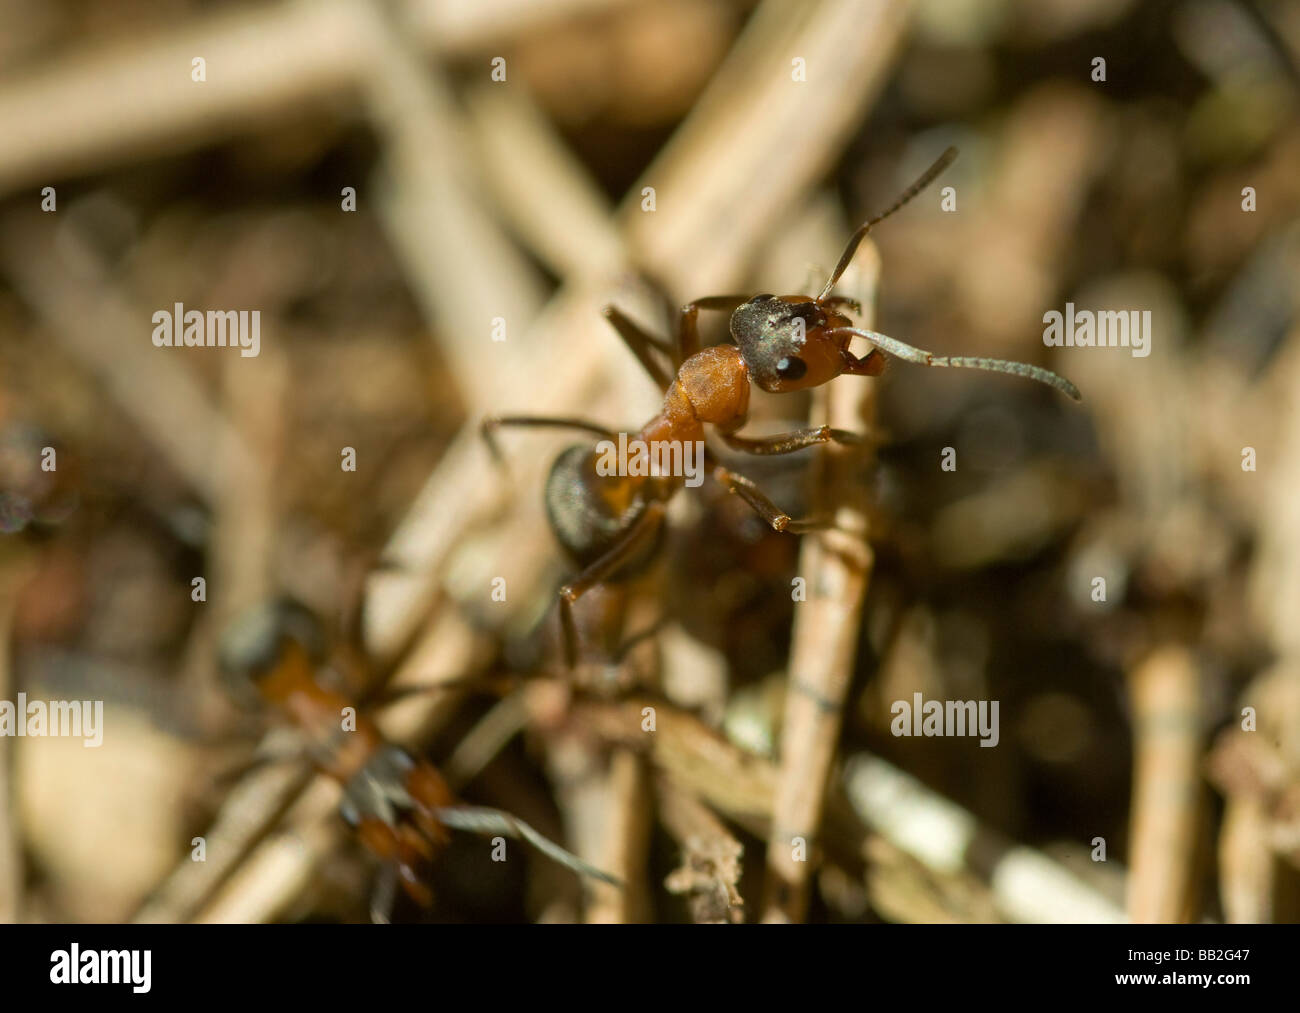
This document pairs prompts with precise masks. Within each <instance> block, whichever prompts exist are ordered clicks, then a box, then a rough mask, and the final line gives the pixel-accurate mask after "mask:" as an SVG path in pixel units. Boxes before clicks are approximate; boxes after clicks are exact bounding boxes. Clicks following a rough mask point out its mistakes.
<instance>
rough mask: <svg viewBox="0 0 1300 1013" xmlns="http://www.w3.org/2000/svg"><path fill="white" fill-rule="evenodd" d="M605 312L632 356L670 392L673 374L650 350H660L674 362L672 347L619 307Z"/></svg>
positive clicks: (661, 387)
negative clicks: (669, 386) (669, 387)
mask: <svg viewBox="0 0 1300 1013" xmlns="http://www.w3.org/2000/svg"><path fill="white" fill-rule="evenodd" d="M603 312H604V314H605V319H606V320H608V321H609V323H610V326H611V327H613V328H614V330H616V331H618V336H619V337H620V338H622V339H623V343H624V344H625V345H627V347H628V348H630V349H631V350H632V354H633V355H635V356H636V357H637V361H638V362H640V363H641V365H642V366H643V367H645V371H646V372H647V373H649V374H650V378H651V379H652V380H654V382H655V383H657V384H658V385H659V389H660V390H663V391H666V390H668V385H669V384H671V383H672V382H673V374H672V373H671V372H669V371H668V370H667V369H665V368H664V366H663V364H662V363H660V362H659V361H658V360H656V359H655V358H654V356H653V355H651V354H650V349H652V348H655V349H658V350H659V351H660V352H662V353H663V354H664V355H666V356H667V357H668V359H669V361H672V357H673V348H672V345H671V344H670V343H669V342H667V341H665V340H663V339H662V338H656V337H655V336H654V335H653V334H651V333H649V332H648V331H646V330H645V329H643V328H642V327H641V325H640V324H638V323H637V322H636V321H634V320H633V319H632V318H631V317H628V316H627V315H626V314H624V313H623V311H622V310H620V309H619V308H618V307H617V306H606V307H605V309H604V311H603Z"/></svg>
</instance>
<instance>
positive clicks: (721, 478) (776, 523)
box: [709, 462, 828, 535]
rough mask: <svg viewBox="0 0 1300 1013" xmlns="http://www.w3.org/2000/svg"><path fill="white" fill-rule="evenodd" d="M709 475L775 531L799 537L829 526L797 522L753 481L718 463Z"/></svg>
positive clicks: (811, 522) (816, 521)
mask: <svg viewBox="0 0 1300 1013" xmlns="http://www.w3.org/2000/svg"><path fill="white" fill-rule="evenodd" d="M709 473H710V474H711V475H712V476H713V478H714V479H715V480H716V481H717V482H719V483H720V484H721V485H722V486H723V487H724V488H726V489H728V490H729V491H731V492H734V493H735V494H736V495H737V496H739V497H740V498H741V499H743V500H744V501H745V502H746V503H748V504H749V505H750V506H751V507H752V508H753V510H754V512H755V513H756V514H758V515H759V516H760V517H762V518H763V520H765V521H766V522H767V523H768V524H770V525H771V526H772V530H773V531H785V532H788V533H789V534H792V535H799V534H803V533H805V532H808V531H820V530H823V529H824V528H826V527H827V526H828V525H827V524H826V522H824V521H820V520H799V521H797V520H795V519H794V518H792V517H791V516H790V515H789V514H788V513H786V512H785V511H784V510H782V509H781V508H780V507H779V506H777V505H776V504H775V503H773V502H772V500H771V499H770V498H768V495H767V493H765V492H763V490H762V489H760V488H759V487H758V486H757V485H755V484H754V482H753V481H752V480H751V479H748V478H746V477H745V476H744V475H741V474H738V473H737V472H734V471H732V470H731V469H729V468H726V467H723V466H722V465H721V464H718V463H717V462H713V463H712V464H711V465H710V470H709Z"/></svg>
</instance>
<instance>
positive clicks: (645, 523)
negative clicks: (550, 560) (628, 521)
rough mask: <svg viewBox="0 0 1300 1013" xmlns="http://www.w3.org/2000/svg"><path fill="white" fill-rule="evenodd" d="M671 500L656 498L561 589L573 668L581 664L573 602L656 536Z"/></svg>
mask: <svg viewBox="0 0 1300 1013" xmlns="http://www.w3.org/2000/svg"><path fill="white" fill-rule="evenodd" d="M666 510H667V504H665V503H662V502H658V501H656V502H654V503H651V504H650V505H649V506H647V507H646V509H645V513H643V514H642V515H641V516H640V517H638V518H637V519H636V521H635V522H634V523H633V525H632V526H631V527H630V528H628V529H627V530H626V531H625V532H624V533H623V534H622V536H621V537H620V538H619V539H618V541H616V542H615V543H614V544H613V545H612V546H611V547H610V548H609V549H607V550H606V551H605V553H604V554H603V555H601V556H600V557H599V558H598V559H597V560H596V561H595V562H593V563H592V564H591V565H590V566H588V567H587V568H586V569H584V570H583V571H582V572H581V573H579V574H578V575H577V576H576V577H574V578H573V579H572V580H571V581H569V582H568V583H567V584H565V585H564V586H563V587H561V588H560V590H559V598H560V624H561V626H562V627H563V629H564V663H565V665H566V666H568V668H570V669H573V668H576V667H577V664H578V628H577V625H576V624H575V623H574V620H573V603H574V602H576V601H577V600H578V599H579V598H581V597H582V596H583V595H584V594H586V593H587V592H588V591H590V590H591V589H592V588H593V587H594V586H595V585H597V584H599V583H601V582H603V581H605V580H607V579H609V577H611V576H612V575H613V574H614V573H616V572H617V571H618V568H619V567H620V566H622V565H623V564H624V563H626V562H627V561H628V560H629V559H631V558H632V557H633V555H635V554H636V553H637V552H638V551H639V550H640V549H641V547H642V546H643V545H644V544H645V542H646V541H647V540H648V539H650V538H652V537H654V534H655V532H656V531H657V530H658V528H659V524H660V522H661V521H662V520H663V516H664V512H665V511H666Z"/></svg>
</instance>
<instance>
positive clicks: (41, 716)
mask: <svg viewBox="0 0 1300 1013" xmlns="http://www.w3.org/2000/svg"><path fill="white" fill-rule="evenodd" d="M0 735H12V736H15V737H17V738H23V737H25V736H32V737H42V736H62V737H68V738H79V739H85V741H84V742H83V743H82V745H83V746H85V747H86V748H87V749H93V748H95V747H96V746H101V745H103V744H104V701H103V700H93V701H92V700H50V701H49V702H48V703H47V702H46V701H44V700H28V699H27V694H26V693H19V694H18V702H17V703H14V702H13V701H12V700H0Z"/></svg>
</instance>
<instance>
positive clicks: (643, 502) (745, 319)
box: [482, 148, 1082, 668]
mask: <svg viewBox="0 0 1300 1013" xmlns="http://www.w3.org/2000/svg"><path fill="white" fill-rule="evenodd" d="M956 157H957V149H956V148H948V149H947V150H946V151H944V153H943V154H942V155H940V156H939V158H938V160H936V161H935V163H934V164H933V165H932V166H930V168H929V169H927V170H926V171H925V172H924V173H923V174H922V175H921V176H920V178H919V179H917V180H916V182H915V183H913V184H912V185H911V186H909V187H908V188H907V189H906V190H905V191H904V192H903V194H902V195H901V196H900V197H899V198H898V199H897V200H896V201H895V202H894V203H893V205H891V206H890V207H889V208H888V209H887V210H886V211H884V212H883V213H881V214H879V215H877V216H875V217H874V218H870V219H868V220H867V221H866V222H864V223H863V224H862V225H861V226H859V227H858V228H857V230H856V231H854V233H853V234H852V235H851V236H850V237H849V240H848V243H847V244H846V245H845V247H844V252H843V253H842V254H841V255H840V259H839V263H837V264H836V265H835V269H834V270H833V271H832V272H831V274H830V277H829V278H828V279H827V281H826V284H825V285H824V286H823V287H822V290H821V292H820V293H818V294H817V295H816V296H808V295H785V296H776V295H771V294H767V293H764V294H760V295H755V296H743V295H717V296H706V297H704V298H701V299H696V300H694V301H693V302H690V303H687V304H686V305H685V306H683V307H682V308H681V309H680V310H679V311H678V325H677V340H676V343H675V347H668V343H667V342H664V341H662V340H660V339H657V338H655V337H653V336H652V335H650V334H648V333H646V332H645V331H644V330H642V329H641V327H640V326H639V325H637V324H636V323H634V322H633V321H632V320H631V319H630V318H628V317H626V316H625V315H624V314H623V313H622V312H621V311H619V310H618V309H617V308H616V307H614V306H607V307H606V308H605V310H604V313H605V316H606V318H607V319H608V320H609V322H610V324H611V325H612V326H613V327H614V329H615V330H616V331H618V333H619V335H620V336H621V337H622V338H623V340H624V341H625V342H626V344H627V345H628V347H629V348H630V349H631V350H632V352H633V354H635V355H636V356H637V358H638V359H639V360H640V362H641V364H642V365H643V366H644V367H645V369H646V371H647V372H648V373H649V374H650V375H651V377H653V378H654V380H655V381H656V382H657V383H658V384H659V386H660V389H661V390H663V391H664V402H663V409H662V410H661V411H660V412H659V414H658V415H656V416H655V417H654V418H652V419H651V420H650V421H649V422H647V423H646V424H645V426H643V427H642V429H641V431H640V432H639V433H638V434H637V436H636V437H635V439H636V440H639V441H642V442H643V443H644V444H645V445H646V446H647V447H654V446H656V445H659V446H672V445H674V444H675V445H678V446H681V447H685V446H686V445H687V444H688V443H694V444H695V445H697V446H703V440H704V435H705V428H704V427H705V426H706V425H711V426H713V428H714V429H715V430H717V432H718V433H719V435H720V436H721V437H722V439H723V440H724V441H725V442H726V443H727V444H728V445H729V446H730V447H732V448H733V449H735V450H737V451H740V452H742V453H747V454H761V455H767V454H788V453H792V452H794V451H796V450H801V449H803V448H805V447H811V446H815V445H817V444H822V443H832V442H834V443H840V444H855V443H859V442H861V438H860V437H859V436H857V435H856V434H854V433H850V432H847V431H845V430H841V429H833V428H831V427H830V426H817V427H813V428H805V429H795V430H792V431H790V432H787V433H780V434H778V435H775V436H765V437H757V438H755V437H745V436H741V435H739V434H738V430H739V429H741V428H742V427H743V426H744V424H745V421H746V418H747V415H748V411H749V396H750V389H751V386H753V385H757V386H758V387H759V388H760V389H762V390H764V391H767V392H769V393H773V394H785V393H789V392H792V391H798V390H807V389H809V388H812V387H818V386H820V385H821V384H824V383H826V382H827V381H828V380H831V379H833V378H834V377H837V376H840V375H841V374H849V375H852V376H879V375H880V374H881V373H882V372H883V371H884V368H885V355H886V354H888V355H892V356H894V357H895V358H898V359H902V360H903V361H905V362H914V363H919V364H920V365H924V366H949V367H954V368H961V369H982V370H988V371H991V372H995V373H1010V374H1013V375H1016V376H1023V377H1026V378H1028V379H1031V380H1036V381H1038V382H1039V383H1044V384H1047V385H1048V386H1051V387H1054V388H1056V389H1057V390H1059V391H1061V392H1063V393H1065V394H1066V395H1068V396H1069V397H1071V398H1073V399H1074V400H1076V401H1079V400H1082V398H1081V395H1080V394H1079V391H1078V388H1076V387H1075V386H1074V384H1072V383H1071V382H1070V381H1069V380H1067V379H1065V378H1064V377H1061V376H1058V375H1057V374H1056V373H1053V372H1051V371H1050V370H1047V369H1043V368H1042V367H1040V366H1032V365H1029V364H1027V363H1022V362H1011V361H1007V360H1005V359H990V358H983V357H968V356H940V355H935V354H934V353H932V352H927V351H925V350H924V349H920V348H916V347H914V346H912V345H908V344H905V343H904V342H902V341H899V340H898V339H897V338H891V337H889V336H888V335H885V334H879V333H877V332H875V331H867V330H862V329H860V328H857V327H854V326H853V321H852V319H851V318H850V317H848V316H846V315H845V314H844V313H843V312H841V311H842V310H844V309H847V310H851V311H852V312H855V313H860V312H861V306H860V304H859V303H858V302H857V301H856V300H854V299H850V298H848V297H846V296H838V295H832V294H831V290H832V289H833V288H834V287H835V284H836V282H838V281H839V280H840V276H841V275H842V274H843V273H844V271H845V269H846V268H847V267H848V266H849V262H850V261H851V260H852V259H853V256H854V254H855V253H857V250H858V246H859V245H860V244H861V243H862V240H863V239H864V238H866V236H867V234H868V233H869V232H870V231H871V229H872V227H873V226H874V225H877V224H879V223H880V222H881V221H883V220H884V219H886V218H888V217H889V216H890V215H892V214H893V213H894V212H896V211H898V210H899V209H900V208H902V207H903V206H904V205H905V204H907V203H908V202H909V201H911V200H912V198H914V197H915V196H916V195H917V194H919V193H920V192H921V191H922V190H924V189H925V188H926V187H927V186H929V184H930V183H931V182H933V181H934V179H935V177H937V176H938V175H939V173H941V172H942V171H943V170H944V169H945V168H947V167H948V166H949V165H950V164H951V163H952V161H953V159H955V158H956ZM701 310H710V311H727V312H730V313H731V323H730V331H731V337H732V339H733V340H734V342H735V343H734V344H722V345H713V346H710V347H708V348H701V347H700V334H699V326H698V319H699V314H700V311H701ZM854 337H859V338H863V339H865V340H866V341H867V342H869V343H870V344H871V345H872V346H873V347H872V348H871V349H870V350H869V351H868V352H867V354H866V355H863V356H860V357H859V356H857V355H855V354H854V353H853V352H851V351H850V350H849V342H850V341H851V340H852V339H853V338H854ZM652 349H653V350H657V351H658V352H659V353H661V354H664V355H667V356H668V357H669V360H670V362H671V365H672V372H671V373H670V372H669V371H668V370H666V369H665V368H664V366H663V365H662V363H660V362H659V361H658V360H657V359H656V358H655V356H654V354H652ZM502 426H549V427H557V428H567V429H578V430H583V431H586V432H589V433H593V434H595V435H597V436H600V437H602V438H604V439H606V440H610V441H611V442H612V441H614V440H615V438H616V434H615V433H613V432H612V431H611V430H609V429H607V428H605V427H604V426H600V425H597V424H595V423H593V422H589V421H587V420H585V419H580V418H567V417H565V418H546V417H539V416H502V417H492V418H488V419H486V420H484V422H483V424H482V434H483V436H484V438H485V440H487V442H488V444H489V447H490V448H491V449H492V450H493V453H494V455H496V456H497V457H498V459H499V458H500V455H499V451H498V450H497V448H496V446H495V442H494V440H493V434H494V433H495V431H496V430H497V429H498V428H500V427H502ZM630 443H631V441H629V445H630ZM704 455H705V457H704V459H705V468H706V470H707V471H708V473H709V474H710V475H712V477H713V478H714V479H715V480H716V481H717V482H719V483H720V484H721V485H722V486H723V487H724V488H725V489H727V490H729V491H730V492H732V493H734V494H736V495H738V496H740V497H741V498H742V499H743V500H744V501H745V502H746V503H748V504H749V506H750V507H751V508H752V509H753V510H754V511H755V512H756V513H758V515H759V516H760V517H762V518H763V520H764V521H766V522H767V523H768V524H770V525H771V526H772V528H773V530H775V531H778V532H782V531H785V532H790V533H792V534H797V533H802V532H806V531H810V530H814V529H816V528H818V527H821V526H822V525H821V523H820V522H816V521H803V520H794V519H793V518H791V517H790V516H789V515H788V514H786V513H785V512H784V511H782V510H781V508H780V507H778V506H777V505H776V504H775V503H774V502H773V501H772V500H771V499H769V498H768V497H767V495H765V494H764V493H763V491H762V490H761V489H759V488H758V487H757V486H756V485H755V484H754V483H753V482H752V481H751V480H750V479H748V478H746V477H745V476H743V475H740V474H738V473H736V472H734V471H732V470H730V469H728V468H726V467H724V466H723V465H722V464H720V463H719V462H718V461H717V460H716V459H715V458H714V457H713V456H712V455H710V454H709V452H708V451H707V450H705V451H704ZM596 461H597V453H596V451H595V450H589V451H586V452H585V453H583V452H582V451H581V450H579V449H578V448H570V450H568V451H566V452H565V455H562V456H561V459H560V460H558V461H557V462H556V466H555V467H554V468H552V470H551V474H550V477H549V478H548V479H547V485H546V502H547V508H548V514H549V516H550V520H551V527H552V529H553V530H554V531H555V533H556V535H557V537H558V538H559V541H560V543H561V545H563V546H564V548H565V549H566V551H567V552H568V554H569V555H570V556H571V557H572V558H573V559H574V560H575V561H576V562H578V563H579V564H580V565H581V566H582V567H583V569H582V570H581V571H580V572H579V573H578V574H577V575H576V576H575V577H574V578H573V579H572V580H570V581H569V582H568V583H566V584H565V585H564V586H562V587H561V588H560V589H559V601H560V614H561V620H562V623H563V626H564V632H565V655H566V659H567V660H568V663H569V666H570V668H572V667H573V664H574V658H575V656H576V645H575V641H576V638H577V632H576V628H575V623H574V618H573V607H574V604H575V603H576V602H577V601H578V600H579V599H580V598H581V597H582V596H583V595H584V594H587V593H588V592H589V591H590V590H591V589H592V588H593V587H595V586H597V585H599V584H602V583H603V582H605V581H607V580H608V579H609V578H610V577H611V576H613V575H615V574H617V573H618V572H619V571H620V570H623V569H625V568H626V567H627V566H629V564H631V563H634V562H635V561H637V560H639V559H641V558H643V557H644V554H645V553H646V552H647V551H648V550H649V548H650V547H651V546H652V545H653V544H654V542H655V541H656V539H657V533H658V531H659V528H660V526H661V523H662V520H663V517H664V514H665V511H666V510H667V505H668V501H669V499H670V498H671V497H672V496H673V494H674V493H675V492H676V491H677V490H678V489H679V488H681V487H682V485H683V484H684V480H683V478H682V477H681V476H672V475H664V474H650V475H646V476H638V475H617V476H615V475H608V474H601V473H600V472H599V471H598V469H597V466H596ZM557 503H561V504H563V505H564V509H563V510H558V509H557V508H556V506H555V504H557Z"/></svg>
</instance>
